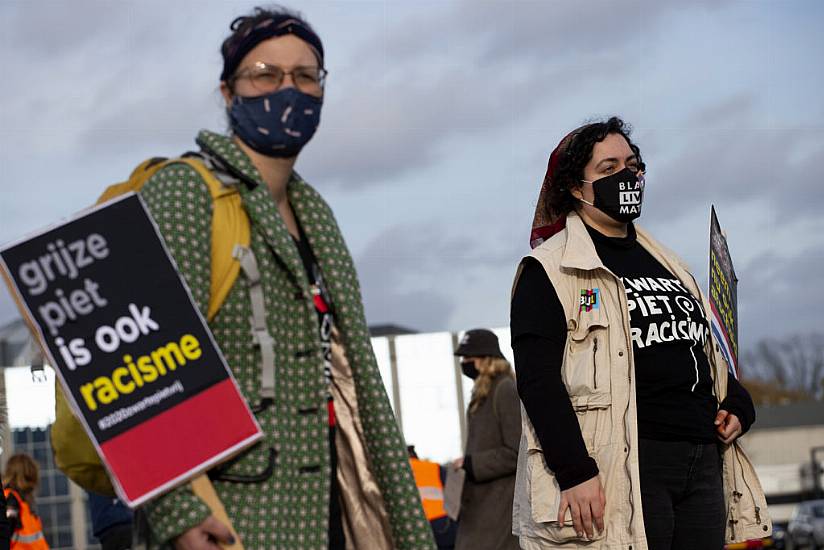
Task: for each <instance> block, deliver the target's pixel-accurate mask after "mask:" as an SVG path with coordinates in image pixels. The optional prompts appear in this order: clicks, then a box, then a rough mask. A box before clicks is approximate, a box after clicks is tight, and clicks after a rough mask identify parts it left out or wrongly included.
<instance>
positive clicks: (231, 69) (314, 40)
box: [220, 15, 323, 81]
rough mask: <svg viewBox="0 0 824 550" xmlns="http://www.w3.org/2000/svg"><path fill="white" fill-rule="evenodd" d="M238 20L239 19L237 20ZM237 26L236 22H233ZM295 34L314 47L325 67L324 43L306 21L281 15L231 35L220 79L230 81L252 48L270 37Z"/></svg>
mask: <svg viewBox="0 0 824 550" xmlns="http://www.w3.org/2000/svg"><path fill="white" fill-rule="evenodd" d="M235 21H237V20H235ZM232 27H235V23H232ZM287 34H294V35H295V36H297V37H298V38H300V39H301V40H303V41H304V42H306V43H307V44H309V46H310V47H311V48H312V51H313V52H314V53H315V56H316V57H317V58H318V63H320V66H321V67H323V44H321V41H320V37H319V36H318V35H317V34H315V31H313V30H312V29H311V28H310V27H309V26H308V25H307V24H306V23H304V22H302V21H300V20H299V19H295V18H294V17H292V16H290V15H280V16H274V17H269V18H266V19H263V20H262V21H261V22H260V23H258V24H257V25H255V26H253V27H250V28H248V29H246V31H244V32H243V34H241V35H239V36H231V37H230V38H229V39H228V40H226V41H225V42H224V43H223V48H222V53H223V72H222V73H220V79H221V80H225V81H228V80H229V79H230V78H231V77H232V75H233V74H235V71H236V70H237V68H238V65H240V62H241V61H242V60H243V58H244V57H245V56H246V54H247V53H249V52H250V51H252V49H253V48H254V47H255V46H257V45H258V44H260V43H261V42H263V41H264V40H268V39H269V38H274V37H276V36H284V35H287Z"/></svg>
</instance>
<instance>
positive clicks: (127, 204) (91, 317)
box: [0, 194, 259, 503]
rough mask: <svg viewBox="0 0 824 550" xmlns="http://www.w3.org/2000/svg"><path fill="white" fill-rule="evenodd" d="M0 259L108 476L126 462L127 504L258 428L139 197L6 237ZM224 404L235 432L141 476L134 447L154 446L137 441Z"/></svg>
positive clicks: (196, 423) (157, 441)
mask: <svg viewBox="0 0 824 550" xmlns="http://www.w3.org/2000/svg"><path fill="white" fill-rule="evenodd" d="M0 259H2V266H3V268H4V271H5V275H6V277H7V279H9V280H10V282H11V283H12V284H11V285H10V286H11V287H12V290H13V291H14V294H15V295H16V298H17V300H18V305H20V307H21V311H23V313H24V315H26V317H27V318H28V319H29V322H30V324H31V325H32V326H33V327H34V328H35V329H36V330H37V332H38V336H39V338H40V341H41V345H43V346H44V349H46V351H47V353H48V356H49V359H50V362H51V364H52V365H53V366H54V367H55V368H56V371H57V372H58V374H59V377H60V379H61V380H62V382H63V385H64V388H65V389H66V391H67V393H69V394H70V396H71V401H72V402H73V403H74V405H75V407H76V409H77V411H78V412H79V413H80V415H82V419H83V420H84V423H85V424H86V427H87V430H89V431H90V432H91V434H90V435H91V436H92V439H93V440H94V442H95V443H96V445H97V446H98V449H100V450H101V452H102V454H103V455H104V458H107V459H108V460H107V463H108V465H109V467H110V470H113V473H114V474H115V476H117V475H118V460H120V461H122V462H123V464H124V466H123V467H122V468H120V469H119V471H120V473H121V474H123V476H125V477H127V478H129V479H120V482H121V485H122V486H123V487H124V489H125V488H127V487H131V489H133V490H132V491H131V494H128V495H127V497H128V499H129V501H130V502H132V503H134V502H135V501H140V500H141V499H142V498H144V497H145V496H146V494H148V493H156V492H157V490H158V488H159V487H161V486H163V487H165V486H168V484H169V483H171V482H172V481H173V480H174V481H177V480H178V479H179V477H180V476H181V475H184V474H186V473H187V472H189V471H190V470H191V469H192V468H196V467H198V466H202V465H203V464H204V463H206V462H209V461H210V460H211V459H212V458H214V456H212V455H216V454H221V453H224V452H225V451H226V449H227V448H229V447H233V446H237V445H238V444H240V442H241V441H244V442H248V440H251V439H254V438H256V437H258V436H259V428H258V427H257V425H256V423H255V421H254V418H253V417H252V416H251V413H250V412H249V411H248V407H246V405H245V403H244V402H243V400H242V397H241V396H240V394H239V392H238V390H237V386H236V384H235V382H234V379H233V378H232V377H231V374H230V372H229V370H228V367H227V366H226V363H225V361H224V359H223V357H222V355H221V353H220V351H219V349H218V348H217V346H216V345H215V343H214V341H213V339H212V335H211V333H210V331H209V330H208V327H207V325H206V323H205V320H204V319H203V316H202V315H201V313H200V311H199V310H198V308H197V306H196V305H195V303H194V301H193V299H192V297H191V294H190V293H189V290H188V288H187V287H186V285H185V284H184V282H183V280H182V279H181V277H180V275H179V274H178V271H177V269H176V266H175V264H174V262H173V260H172V259H171V257H170V256H169V253H168V251H167V250H166V248H165V245H164V243H163V240H162V238H161V237H160V235H159V233H158V231H157V229H156V227H155V225H154V222H153V221H152V219H151V217H150V216H149V214H148V212H147V211H146V208H145V205H144V204H143V202H142V200H141V199H140V198H139V196H138V195H135V194H130V195H127V196H125V197H124V198H122V199H119V200H116V201H112V202H110V203H107V205H105V207H102V208H97V209H94V210H91V211H89V212H87V213H84V214H82V215H79V216H77V217H75V218H74V219H72V220H70V221H68V222H66V223H64V224H62V225H59V226H57V227H53V228H51V229H48V230H46V231H44V232H41V233H39V234H37V235H35V236H33V237H31V238H28V239H26V240H24V241H22V242H19V243H17V244H13V245H11V246H8V247H6V248H4V249H2V250H0ZM206 261H208V259H206ZM204 307H205V305H204ZM204 396H208V399H210V400H211V402H207V401H204V400H205V399H207V397H204ZM184 405H185V406H184ZM222 407H228V408H230V409H232V410H233V411H234V413H226V412H225V411H221V414H225V417H224V419H225V418H234V419H235V420H237V421H238V424H236V425H235V426H234V427H233V428H231V429H232V430H236V431H235V433H236V434H237V435H230V434H228V432H227V433H226V434H224V435H227V437H228V439H226V440H221V441H211V442H210V443H209V444H208V445H205V446H204V445H200V446H199V447H198V448H199V449H200V447H203V448H202V449H201V450H202V451H203V453H205V454H202V456H201V455H197V456H195V455H196V454H197V453H195V454H193V455H191V456H188V455H187V457H186V461H185V464H183V463H181V464H180V465H174V464H173V465H172V466H169V463H170V462H171V463H173V462H174V460H172V461H169V460H168V459H167V460H166V464H164V465H163V467H162V468H160V470H164V471H165V474H164V475H167V478H164V479H154V478H152V479H149V477H151V476H149V477H145V478H141V475H142V474H139V468H138V466H139V465H137V464H134V456H142V455H143V454H145V456H147V457H150V456H151V455H150V454H146V453H142V451H140V450H135V447H140V446H142V445H144V444H146V445H166V446H167V448H170V447H169V446H173V445H174V442H173V441H168V442H165V443H164V438H170V439H173V438H174V437H175V432H174V430H175V429H179V430H187V429H188V430H195V431H196V430H197V429H198V428H199V427H202V426H204V423H206V425H208V422H210V421H212V420H214V421H220V420H221V419H220V418H217V417H216V418H214V419H211V418H210V417H209V415H210V414H212V413H211V412H210V410H211V409H215V410H220V409H221V408H222ZM187 422H189V423H191V424H190V425H189V426H187V425H186V423H187ZM227 430H229V428H227ZM217 431H221V430H217ZM181 433H182V432H181ZM127 434H128V437H126V436H127ZM238 438H239V439H238ZM218 439H219V438H218ZM212 443H214V445H212ZM107 444H108V447H107ZM198 445H199V444H198ZM191 448H192V446H191V445H189V447H188V449H191ZM107 449H108V450H109V452H108V455H107ZM130 454H131V455H133V456H129V455H130ZM142 466H149V465H148V464H144V465H142ZM178 466H179V467H178ZM126 472H128V475H127V474H126ZM136 472H137V473H136ZM138 478H140V479H138ZM136 480H137V481H139V482H140V483H137V484H136V485H135V484H132V485H130V483H131V482H135V483H136ZM126 492H127V493H128V492H129V491H128V490H127V491H126Z"/></svg>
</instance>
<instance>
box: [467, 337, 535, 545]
mask: <svg viewBox="0 0 824 550" xmlns="http://www.w3.org/2000/svg"><path fill="white" fill-rule="evenodd" d="M455 355H456V356H459V357H460V359H461V370H462V371H463V373H464V375H466V376H468V377H469V378H471V379H472V380H474V382H475V383H474V385H473V386H472V398H471V399H470V401H469V411H468V414H467V427H468V429H467V437H466V451H465V453H464V456H463V458H459V459H457V460H455V462H454V463H453V466H454V467H455V468H463V469H464V471H465V472H466V482H465V483H464V488H463V494H462V495H461V512H460V517H459V518H458V519H459V522H458V536H457V539H456V541H455V548H456V550H507V549H517V548H518V539H517V538H515V537H513V536H512V496H513V494H514V491H515V469H516V466H517V459H518V443H519V441H520V439H521V408H520V404H519V402H518V392H517V390H516V388H515V380H514V375H513V372H512V367H511V366H510V364H509V362H508V361H507V360H506V359H505V358H504V355H503V354H502V353H501V348H500V346H499V345H498V337H497V336H495V334H494V333H493V332H492V331H490V330H486V329H475V330H470V331H467V332H466V333H465V334H464V335H463V338H462V339H461V342H460V345H459V346H458V348H457V349H456V350H455Z"/></svg>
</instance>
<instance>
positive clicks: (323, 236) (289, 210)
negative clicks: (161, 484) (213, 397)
mask: <svg viewBox="0 0 824 550" xmlns="http://www.w3.org/2000/svg"><path fill="white" fill-rule="evenodd" d="M230 28H231V33H230V35H229V36H228V38H226V40H225V41H224V42H223V45H222V48H221V52H222V54H223V72H222V74H221V75H220V90H221V93H222V95H223V98H224V100H225V108H226V113H227V115H228V119H229V127H230V134H229V135H221V134H217V133H213V132H209V131H205V130H204V131H201V132H200V134H199V135H198V136H197V140H196V141H197V144H198V145H199V147H200V157H201V158H202V159H203V161H204V164H206V166H207V167H209V168H210V169H212V171H213V173H215V174H216V175H218V176H219V178H220V179H221V181H224V183H225V184H226V185H230V186H235V188H236V189H237V191H238V193H239V195H240V199H241V201H242V204H243V209H244V211H245V213H246V214H247V215H248V219H249V223H250V227H251V242H250V245H249V247H248V248H246V249H245V250H243V249H241V250H238V252H239V254H237V255H236V256H235V257H236V258H238V259H239V260H240V263H241V267H242V273H241V275H240V276H239V277H238V278H237V280H236V281H235V282H234V285H233V287H232V290H231V291H230V292H229V294H228V297H227V298H226V301H225V302H224V303H223V305H222V307H221V308H220V310H219V311H218V312H217V315H216V316H215V317H214V318H213V319H212V320H211V321H210V322H209V325H210V328H211V330H212V333H213V334H214V337H215V340H216V342H217V343H218V345H219V346H220V348H221V350H222V352H223V355H224V356H225V357H226V360H227V363H228V364H229V366H230V367H231V369H232V372H233V374H234V376H235V378H236V379H237V382H238V386H239V388H240V390H241V391H242V392H243V394H244V397H245V398H246V400H247V401H248V403H249V405H250V407H251V408H252V410H253V411H254V413H255V415H256V417H257V420H258V422H259V423H260V426H261V428H262V430H263V432H264V436H265V437H264V439H263V440H262V441H261V442H260V443H258V444H257V445H256V446H254V447H252V448H251V449H248V450H247V451H245V452H244V453H242V454H241V455H239V456H238V457H235V458H233V459H232V460H231V461H229V462H227V463H225V464H223V465H220V466H218V467H217V468H216V469H215V470H213V471H212V472H210V476H209V477H210V478H211V479H212V481H213V484H214V488H215V490H216V493H217V495H218V497H219V499H220V500H221V501H222V503H223V506H224V507H225V509H226V512H227V515H228V519H229V520H230V522H231V524H232V526H233V527H234V529H235V532H236V533H237V534H238V535H239V537H240V539H241V541H240V542H242V543H243V544H244V546H245V547H246V548H283V549H287V548H288V549H290V550H296V549H302V548H305V549H309V548H311V549H319V548H336V549H343V548H362V549H367V548H368V549H370V550H380V549H386V550H388V549H395V548H397V549H432V548H434V541H433V538H432V533H431V530H430V528H429V524H428V523H427V521H426V519H425V517H424V515H423V511H422V510H421V504H420V499H419V497H418V491H417V490H416V488H415V482H414V480H413V477H412V472H411V469H410V467H409V462H408V461H407V459H406V452H405V447H404V443H403V438H402V436H401V434H400V431H399V429H398V425H397V423H396V422H395V417H394V415H393V413H392V409H391V407H390V404H389V400H388V399H387V397H386V392H385V390H384V386H383V383H382V381H381V377H380V373H379V370H378V367H377V363H376V361H375V357H374V355H373V351H372V346H371V342H370V338H369V332H368V330H367V325H366V321H365V318H364V312H363V305H362V300H361V293H360V287H359V283H358V279H357V275H356V273H355V268H354V264H353V261H352V258H351V257H350V255H349V252H348V250H347V247H346V244H345V242H344V240H343V237H342V235H341V233H340V230H339V228H338V225H337V222H336V221H335V218H334V216H333V214H332V211H331V209H330V207H329V206H328V205H327V204H326V202H325V201H324V200H323V198H322V197H321V196H320V194H319V193H318V192H317V191H315V190H314V189H313V188H312V187H310V186H309V184H307V183H306V182H305V181H304V180H303V179H302V178H301V177H300V176H299V175H298V174H297V173H296V172H295V171H294V165H295V162H296V161H297V158H298V155H299V153H300V152H301V149H302V148H303V147H304V146H305V145H306V144H307V143H308V142H309V140H310V139H311V138H312V136H313V135H314V133H315V131H316V130H317V128H318V125H319V122H320V113H321V108H322V106H323V98H324V82H325V77H326V74H327V71H326V68H325V67H324V49H323V45H322V44H321V40H320V38H319V37H318V35H317V34H316V33H315V31H314V30H313V29H312V27H311V26H310V25H309V24H308V23H307V22H306V21H305V20H304V19H303V18H302V17H301V16H300V15H298V14H297V13H294V12H291V11H289V10H286V9H283V8H274V9H261V8H257V9H255V10H254V11H253V12H252V13H251V14H249V15H247V16H243V17H239V18H237V19H236V20H235V21H234V22H233V23H232V24H231V26H230ZM141 194H142V197H143V199H144V201H145V202H146V204H147V205H148V208H149V210H150V212H151V214H152V216H153V218H154V219H155V221H156V222H157V226H158V228H159V230H160V232H161V233H162V235H163V237H164V240H165V242H166V245H167V246H168V248H169V250H170V251H171V254H172V256H173V257H174V259H175V260H176V263H177V265H178V267H179V269H180V271H181V274H182V275H183V277H184V278H185V280H186V282H187V283H188V286H189V288H190V289H191V292H192V295H193V297H194V299H195V301H196V302H197V304H198V305H199V307H200V308H201V310H202V311H203V313H204V316H206V312H207V309H208V304H209V288H210V255H211V229H212V219H211V218H212V198H211V195H210V193H209V191H208V188H207V186H206V184H205V182H204V180H203V179H202V178H201V177H200V176H199V174H198V172H197V170H195V169H193V168H191V167H189V166H186V165H182V164H177V165H174V164H173V165H170V166H166V167H163V168H162V169H160V170H159V171H158V172H157V173H156V174H154V175H153V176H152V177H151V179H150V180H149V181H148V182H147V183H146V185H145V187H144V188H143V189H142V191H141ZM256 319H257V320H258V321H255V320H256ZM250 320H251V321H250ZM272 358H274V361H273V360H272ZM264 390H265V391H264ZM208 432H209V426H204V427H203V433H202V434H201V435H203V436H204V437H206V436H207V435H208ZM186 436H187V437H195V436H196V435H195V434H186ZM158 452H163V450H162V449H158ZM147 515H148V520H149V524H150V526H151V531H152V535H153V539H155V540H154V541H153V542H161V543H163V542H171V543H172V544H173V545H174V546H175V547H176V548H178V549H193V550H194V549H206V548H210V549H216V548H218V543H229V544H231V543H232V542H234V541H233V539H234V537H233V535H232V533H231V532H230V530H229V529H228V528H227V527H228V526H227V525H226V524H224V523H223V522H221V521H220V520H218V519H217V517H216V516H214V515H212V514H211V511H210V508H209V507H207V505H206V503H204V501H202V500H200V498H199V497H198V496H196V495H195V494H194V493H193V492H192V490H191V488H190V487H189V486H183V487H179V488H177V489H174V490H173V491H171V492H169V493H167V494H165V495H163V496H161V497H159V498H157V499H156V500H154V501H152V502H151V503H150V504H149V505H148V506H147Z"/></svg>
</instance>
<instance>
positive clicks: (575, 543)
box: [512, 212, 772, 550]
mask: <svg viewBox="0 0 824 550" xmlns="http://www.w3.org/2000/svg"><path fill="white" fill-rule="evenodd" d="M636 232H637V236H638V242H639V243H640V244H641V246H643V247H644V248H645V249H646V250H648V251H649V252H650V254H652V256H653V257H654V258H655V259H656V260H658V261H659V262H660V263H661V264H662V265H663V266H664V267H666V268H667V269H668V270H669V271H670V272H671V273H672V274H673V275H674V276H675V277H677V278H678V279H679V280H680V281H681V283H682V284H683V285H684V287H685V288H687V289H688V290H689V291H690V292H691V293H692V294H693V296H695V297H696V298H697V299H698V300H700V301H701V303H702V304H704V310H705V311H708V306H707V305H706V301H705V299H704V296H703V295H702V294H701V291H700V290H699V288H698V285H697V284H696V282H695V279H694V278H693V276H692V275H691V274H690V273H689V271H688V270H687V267H686V266H685V265H684V264H683V263H682V262H681V260H680V259H679V258H678V257H677V256H676V255H675V254H674V253H672V252H671V251H669V250H667V249H666V248H664V247H663V246H662V245H660V244H659V243H657V242H656V241H654V240H653V239H652V238H651V237H650V236H649V235H648V234H647V233H646V232H644V231H643V230H642V229H641V228H639V227H637V226H636ZM530 256H531V257H533V258H535V259H537V260H538V261H539V262H540V263H541V265H542V266H543V267H544V269H545V271H546V273H547V276H548V277H549V280H550V282H551V283H552V286H553V287H554V288H555V291H556V292H557V294H558V298H559V300H560V302H561V305H562V306H563V309H564V312H565V314H566V319H567V344H566V347H565V350H564V358H563V364H562V367H561V375H562V378H563V381H564V385H565V386H566V389H567V392H568V393H569V397H570V400H571V402H572V407H573V408H574V409H575V411H576V414H577V416H578V423H579V424H580V427H581V434H582V436H583V439H584V443H585V444H586V447H587V450H588V452H589V454H590V456H592V457H593V458H594V459H595V461H596V462H597V464H598V469H599V478H600V481H601V484H602V485H603V487H604V492H605V494H606V508H605V510H604V524H605V529H604V531H603V533H601V534H600V535H596V540H595V541H588V540H586V539H582V538H580V537H578V535H577V534H576V533H575V529H574V528H573V527H572V520H571V517H570V515H569V512H568V511H567V517H566V521H564V523H563V525H561V524H559V523H558V521H557V517H558V507H559V504H560V498H561V491H560V488H559V486H558V482H557V481H556V479H555V475H554V474H553V472H552V471H551V470H550V469H549V468H547V466H546V462H545V460H544V455H543V450H542V449H541V444H540V443H539V442H538V438H537V437H536V435H535V429H534V428H533V426H532V423H531V422H530V421H529V418H528V416H527V415H526V412H525V411H524V409H523V406H522V407H521V417H522V428H523V430H522V436H521V444H520V449H519V452H518V471H517V475H516V482H515V500H514V505H513V521H512V529H513V533H514V534H515V535H517V536H519V537H520V541H521V546H522V547H523V548H526V549H539V548H540V549H544V548H562V549H568V548H587V549H591V550H613V549H615V550H617V549H623V550H646V549H647V542H646V536H645V534H644V519H643V512H642V508H641V491H640V483H639V473H638V422H637V417H636V404H635V367H634V362H633V353H632V343H631V341H630V324H629V310H628V306H627V299H626V293H625V290H624V285H623V283H622V282H621V280H620V279H619V278H618V277H617V276H615V275H614V274H613V273H612V272H611V271H609V270H608V269H607V268H606V267H605V266H604V265H603V263H602V262H601V260H600V258H599V257H598V254H597V252H596V250H595V245H594V244H593V243H592V239H591V238H590V236H589V233H587V231H586V228H585V226H584V224H583V222H582V221H581V218H580V217H579V216H578V215H577V214H576V213H575V212H572V213H570V214H569V216H568V217H567V224H566V228H565V229H564V230H563V231H561V232H559V233H557V234H555V235H554V236H553V237H552V238H550V239H549V240H547V241H546V242H544V243H543V244H541V245H540V246H538V247H537V248H535V249H534V250H533V251H532V254H530ZM520 272H521V270H520V269H519V270H518V274H517V275H516V278H515V284H516V285H517V282H518V277H519V276H520ZM596 290H597V294H598V297H597V303H596V302H594V298H592V295H593V294H594V293H595V291H596ZM596 305H597V307H595V306H596ZM588 306H589V307H588ZM704 351H705V352H706V354H707V358H708V359H709V363H710V368H711V373H712V376H713V380H714V393H715V395H716V397H717V399H718V402H719V403H720V402H721V401H723V399H724V397H725V396H726V394H727V372H728V370H727V363H726V361H725V360H724V359H723V356H722V355H721V354H720V353H719V350H718V346H717V344H715V342H714V341H713V340H712V339H708V341H707V345H706V347H705V349H704ZM724 447H725V448H724V450H723V479H724V498H725V503H726V509H727V530H726V533H725V540H726V542H734V541H744V540H749V539H757V538H762V537H765V536H768V535H769V534H770V533H771V531H772V524H771V521H770V518H769V515H768V514H767V504H766V499H765V497H764V493H763V490H762V489H761V484H760V483H759V481H758V477H757V476H756V474H755V469H754V468H753V466H752V464H751V463H750V461H749V459H748V458H747V457H746V455H745V454H744V451H743V450H742V449H741V448H740V446H739V445H738V444H737V443H736V444H733V445H729V446H724Z"/></svg>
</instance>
